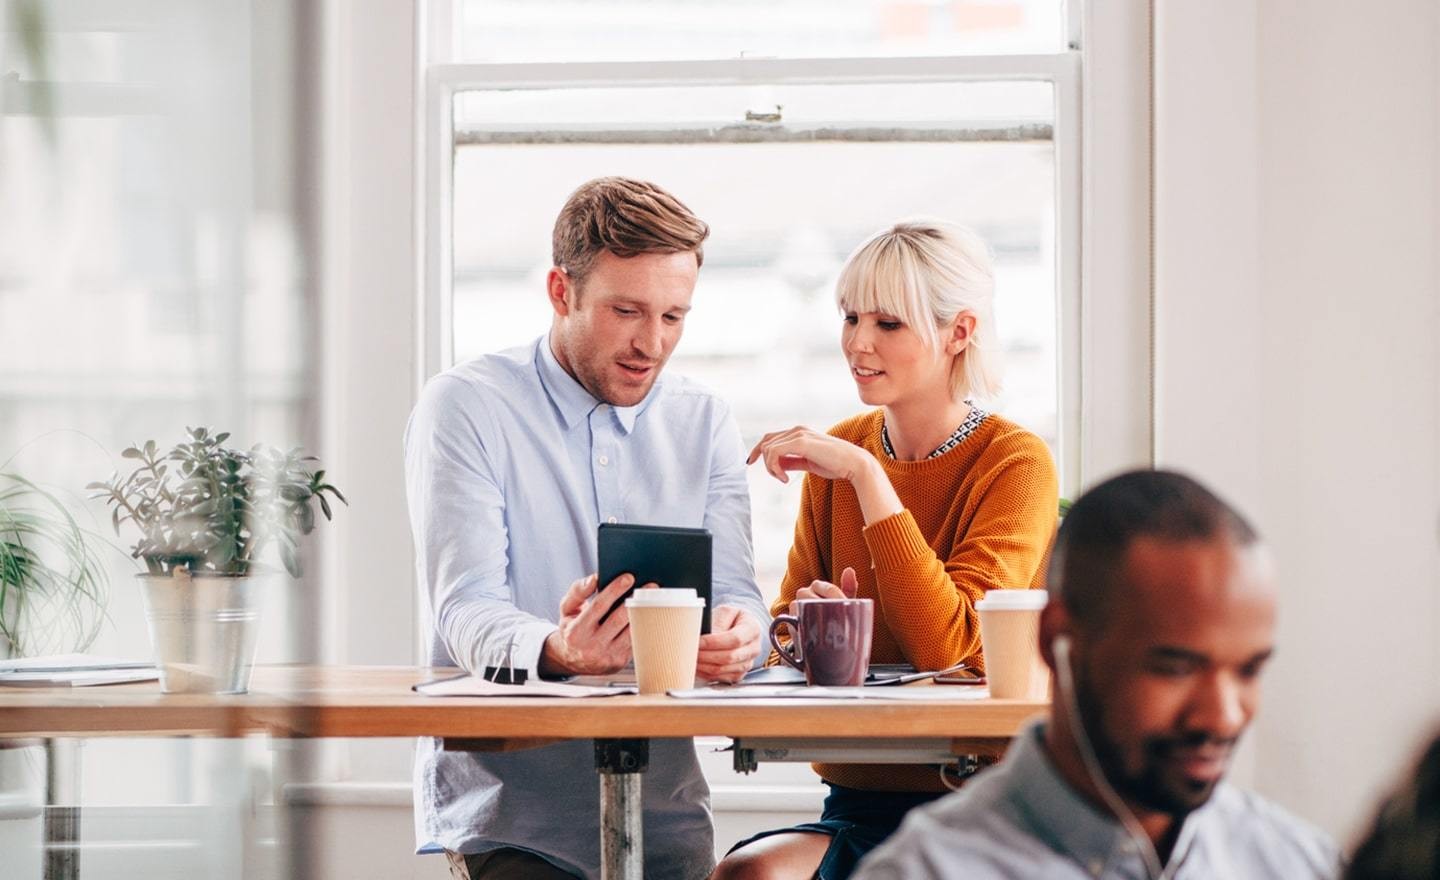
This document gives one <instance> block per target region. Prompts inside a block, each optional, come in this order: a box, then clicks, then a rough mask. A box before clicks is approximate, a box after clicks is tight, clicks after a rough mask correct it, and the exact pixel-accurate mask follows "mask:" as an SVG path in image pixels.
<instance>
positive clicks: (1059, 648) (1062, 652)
mask: <svg viewBox="0 0 1440 880" xmlns="http://www.w3.org/2000/svg"><path fill="white" fill-rule="evenodd" d="M1050 650H1051V652H1052V653H1054V654H1055V659H1056V660H1057V661H1059V662H1061V663H1064V664H1065V665H1067V666H1068V665H1070V637H1069V636H1067V635H1065V634H1064V633H1061V634H1059V635H1057V636H1056V637H1055V638H1053V639H1051V640H1050Z"/></svg>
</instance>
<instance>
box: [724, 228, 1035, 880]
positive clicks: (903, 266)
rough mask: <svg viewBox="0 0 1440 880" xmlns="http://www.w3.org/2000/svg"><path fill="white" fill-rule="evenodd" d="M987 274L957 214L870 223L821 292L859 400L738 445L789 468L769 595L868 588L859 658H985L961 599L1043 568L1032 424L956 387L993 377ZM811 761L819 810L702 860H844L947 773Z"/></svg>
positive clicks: (811, 870)
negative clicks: (788, 528)
mask: <svg viewBox="0 0 1440 880" xmlns="http://www.w3.org/2000/svg"><path fill="white" fill-rule="evenodd" d="M993 290H994V275H993V272H992V270H991V264H990V258H989V254H988V250H987V248H986V247H985V245H984V243H983V242H982V241H981V240H980V239H979V238H978V237H976V236H975V235H974V234H973V233H971V232H970V231H968V230H966V229H964V228H962V227H959V226H955V225H953V224H949V223H942V222H935V221H928V220H917V221H909V222H903V223H899V224H896V225H895V226H894V227H892V228H889V229H886V230H884V231H882V232H879V233H877V234H876V235H874V236H872V237H871V238H870V239H868V240H867V241H865V242H864V243H863V244H861V245H860V247H859V248H858V249H857V250H856V251H855V252H854V253H853V254H852V255H851V256H850V258H849V259H848V260H847V261H846V264H845V267H844V269H843V270H842V271H841V273H840V280H839V283H838V285H837V289H836V298H837V300H838V303H839V306H840V312H841V314H842V315H843V319H844V324H843V325H842V327H841V331H840V345H841V348H842V350H843V351H844V354H845V359H846V361H847V362H848V364H849V367H850V375H851V377H852V378H853V379H854V381H855V385H856V389H857V390H858V391H859V394H860V399H861V400H862V401H863V402H864V403H866V404H867V405H869V406H870V407H873V408H872V409H869V410H867V411H866V412H863V413H861V414H859V415H857V416H854V417H852V418H850V419H847V420H845V421H843V422H841V423H840V424H838V425H836V426H835V427H833V428H831V429H830V431H829V432H828V433H820V432H819V431H815V430H813V429H811V428H807V427H795V428H791V429H790V430H788V431H779V432H774V433H770V434H766V435H765V436H764V437H763V438H761V440H760V442H759V443H758V444H757V445H756V446H755V448H754V449H752V450H751V452H750V461H751V462H752V463H753V462H755V461H763V462H764V466H765V469H766V470H767V471H769V472H770V474H771V475H773V476H774V477H775V478H776V479H778V480H780V481H781V482H788V481H789V473H788V472H790V471H803V472H805V483H804V489H803V494H802V496H801V502H800V515H799V518H798V520H797V522H796V525H795V540H794V544H793V545H792V546H791V548H790V556H789V564H788V568H787V570H786V573H785V579H784V581H783V582H782V583H781V587H780V597H779V599H778V600H777V601H776V602H775V605H774V606H773V609H772V611H773V613H776V614H779V613H781V612H783V611H785V610H786V609H787V608H788V607H789V605H790V603H791V602H792V601H793V600H795V599H809V598H821V599H824V598H840V597H842V596H847V595H858V596H859V597H861V598H870V599H873V600H874V601H875V632H874V640H873V647H872V653H871V659H872V662H875V663H905V662H908V663H911V664H913V665H914V666H915V667H916V668H918V669H922V670H932V669H944V668H946V667H949V666H952V665H954V664H956V663H961V662H964V663H967V664H969V665H970V666H973V667H977V668H981V669H983V667H984V658H983V657H982V656H981V652H980V628H979V623H978V620H977V618H976V614H975V603H976V602H977V601H978V600H979V599H980V598H981V597H983V596H984V595H985V593H986V591H988V590H993V589H999V588H1010V587H1018V588H1033V587H1040V586H1043V583H1042V580H1043V573H1044V569H1045V566H1044V562H1045V557H1046V553H1047V549H1048V547H1049V543H1050V539H1051V536H1052V534H1053V533H1054V530H1055V522H1056V501H1057V490H1058V487H1057V484H1056V475H1055V466H1054V462H1053V461H1052V460H1051V457H1050V453H1049V450H1048V449H1047V448H1046V446H1045V444H1044V442H1042V441H1041V440H1040V438H1039V437H1037V436H1035V435H1034V434H1032V433H1030V432H1029V431H1027V430H1025V429H1024V428H1021V427H1020V426H1019V425H1017V424H1015V423H1014V422H1011V421H1008V420H1007V419H1004V418H1002V417H1001V416H998V415H995V414H994V413H990V412H987V411H986V410H984V409H981V408H980V407H979V406H977V405H975V403H973V402H972V401H973V400H975V399H982V398H989V397H993V396H994V395H995V393H996V391H997V390H998V380H997V375H996V372H997V370H996V364H995V357H996V354H997V348H998V345H997V342H996V337H995V326H994V319H993V316H992V315H993V310H992V305H991V300H992V296H993ZM837 584H838V585H839V586H837ZM771 659H772V662H773V661H774V659H775V658H773V657H772V658H771ZM815 769H816V772H818V773H819V774H820V776H821V777H822V779H823V780H824V781H825V783H826V784H827V785H828V786H829V789H830V793H829V795H828V796H827V798H826V800H825V806H824V809H823V812H822V815H821V817H820V820H819V821H818V822H811V823H805V824H803V825H798V826H795V827H792V828H783V829H778V830H775V831H770V832H766V833H764V834H761V835H757V836H756V837H752V838H750V839H749V840H747V841H744V842H742V843H740V844H738V845H737V846H736V848H734V849H732V850H731V852H730V854H729V855H728V856H726V858H725V859H724V860H723V861H722V862H721V863H720V866H719V867H718V868H717V869H716V871H715V875H714V876H715V877H716V878H723V880H732V878H750V877H765V878H790V877H794V878H809V877H815V876H818V877H820V878H822V880H835V878H841V877H846V876H848V875H849V874H850V872H851V871H852V870H853V869H854V867H855V865H856V863H857V862H858V861H859V859H860V858H861V857H862V856H863V855H864V854H865V853H867V852H869V850H870V849H872V848H873V847H875V846H877V845H878V844H879V843H880V842H881V841H883V840H884V839H885V838H886V837H887V836H889V834H890V833H892V832H893V831H894V830H895V828H896V827H897V826H898V825H899V823H900V820H901V818H902V816H903V815H904V813H905V811H906V810H908V809H910V808H911V807H913V806H916V805H918V804H921V803H924V802H926V801H929V800H932V799H934V798H936V797H939V796H940V795H942V794H944V793H945V792H946V791H947V790H948V789H949V788H950V787H953V786H954V785H955V784H956V782H958V780H957V779H955V778H954V777H953V776H952V777H951V778H948V779H947V778H946V774H947V770H946V769H945V768H942V767H934V766H909V765H905V766H895V765H887V766H862V765H837V764H818V765H816V766H815Z"/></svg>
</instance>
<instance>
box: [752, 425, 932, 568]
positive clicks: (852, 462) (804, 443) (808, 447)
mask: <svg viewBox="0 0 1440 880" xmlns="http://www.w3.org/2000/svg"><path fill="white" fill-rule="evenodd" d="M760 458H764V459H765V470H767V471H769V472H770V475H771V476H772V477H774V478H775V479H777V480H779V481H780V482H782V483H788V482H790V475H789V474H787V473H786V471H805V472H806V473H811V474H814V475H815V476H817V477H819V478H821V479H822V480H845V481H846V482H848V483H849V484H850V485H851V487H853V488H854V489H855V497H856V498H857V499H858V500H859V502H860V513H861V515H862V516H864V517H865V524H866V525H869V524H870V523H873V522H879V521H880V520H882V519H885V518H886V517H887V516H894V515H895V514H897V513H899V512H900V511H902V510H904V509H905V506H904V505H903V504H901V503H900V496H898V495H896V494H895V488H894V487H893V486H891V485H890V478H889V477H887V476H886V475H885V471H884V470H883V469H882V468H881V467H880V463H879V462H878V461H876V460H875V457H874V456H873V455H871V454H870V453H869V452H867V451H866V450H865V449H863V448H861V447H859V446H856V445H855V444H854V443H849V442H846V441H844V440H841V439H840V438H839V437H832V436H830V435H829V434H821V433H820V432H818V431H812V430H810V429H809V428H806V427H804V426H803V425H797V426H795V427H793V428H791V429H790V430H788V431H772V432H771V433H769V434H766V435H765V436H764V437H761V438H760V442H759V443H756V444H755V448H754V449H752V450H750V457H749V458H747V459H746V460H745V463H746V464H754V463H755V462H756V460H757V459H760ZM816 583H822V582H821V581H817V582H816ZM831 586H833V584H832V585H831Z"/></svg>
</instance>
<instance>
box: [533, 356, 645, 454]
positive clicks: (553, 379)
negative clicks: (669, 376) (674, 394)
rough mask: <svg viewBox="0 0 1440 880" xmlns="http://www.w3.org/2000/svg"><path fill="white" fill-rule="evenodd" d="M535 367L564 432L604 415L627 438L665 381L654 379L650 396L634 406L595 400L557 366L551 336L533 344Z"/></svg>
mask: <svg viewBox="0 0 1440 880" xmlns="http://www.w3.org/2000/svg"><path fill="white" fill-rule="evenodd" d="M535 348H536V354H535V365H536V369H537V370H538V371H539V373H540V384H541V386H542V387H544V389H545V393H546V394H547V395H549V397H550V402H551V403H553V404H554V405H555V410H556V411H557V412H558V413H560V418H561V420H562V421H564V423H565V429H566V430H569V429H571V428H573V427H575V424H576V423H577V422H579V421H580V420H581V419H585V418H587V417H588V416H590V415H591V414H592V413H594V414H595V415H600V414H601V413H604V412H606V411H609V412H613V413H614V414H615V421H616V423H617V424H619V426H620V430H621V431H622V432H623V433H625V434H629V433H630V432H631V431H633V430H635V420H636V419H637V418H639V417H640V414H641V413H642V412H644V411H645V410H646V409H647V408H648V407H649V406H650V402H651V401H653V400H654V399H655V395H656V393H657V392H658V391H659V390H660V383H661V382H663V381H664V377H663V376H657V377H656V378H655V384H654V385H652V386H651V387H650V393H649V394H646V395H645V399H644V400H641V401H640V402H639V403H637V404H635V405H634V406H611V405H610V404H608V403H604V402H602V401H600V400H597V399H596V398H595V396H594V395H592V394H591V393H590V392H589V391H586V390H585V386H583V385H581V384H580V383H579V382H577V381H575V377H574V376H571V375H570V374H569V373H567V372H566V371H565V368H564V367H562V366H560V361H559V360H557V359H556V357H555V352H554V350H553V349H552V348H551V347H550V334H548V333H547V334H545V335H544V336H541V337H540V338H539V339H538V340H537V341H536V343H535Z"/></svg>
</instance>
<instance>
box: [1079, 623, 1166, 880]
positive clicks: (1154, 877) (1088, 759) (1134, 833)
mask: <svg viewBox="0 0 1440 880" xmlns="http://www.w3.org/2000/svg"><path fill="white" fill-rule="evenodd" d="M1052 647H1053V648H1054V651H1055V660H1056V664H1055V665H1056V672H1057V673H1058V677H1059V682H1058V684H1059V685H1060V690H1061V692H1062V693H1061V699H1062V700H1063V701H1064V703H1065V713H1066V715H1067V716H1068V717H1069V719H1070V728H1071V730H1073V731H1074V736H1075V742H1076V744H1077V745H1078V746H1079V749H1080V760H1081V762H1082V763H1083V764H1084V765H1085V773H1086V775H1088V776H1089V777H1090V781H1091V782H1092V783H1093V784H1094V785H1095V788H1096V790H1097V791H1099V792H1100V797H1101V798H1102V799H1103V800H1104V801H1105V804H1106V806H1108V807H1109V808H1110V810H1111V812H1113V813H1114V814H1115V816H1116V818H1118V819H1119V820H1120V824H1121V825H1122V826H1123V827H1124V828H1125V831H1126V833H1127V834H1129V835H1130V838H1131V840H1133V841H1134V842H1135V845H1136V847H1138V848H1139V850H1140V857H1141V859H1143V860H1144V862H1145V872H1146V874H1147V875H1149V877H1150V878H1151V880H1171V877H1172V876H1173V872H1172V871H1171V870H1170V868H1167V867H1163V866H1162V865H1161V864H1160V854H1159V853H1157V852H1156V851H1155V845H1154V844H1153V843H1151V842H1150V836H1149V835H1148V834H1146V833H1145V829H1144V828H1142V827H1140V822H1139V820H1138V819H1136V818H1135V814H1134V813H1132V812H1130V808H1129V807H1127V806H1125V802H1124V801H1122V800H1121V799H1120V795H1118V794H1116V793H1115V789H1113V788H1111V787H1110V782H1109V780H1107V779H1106V778H1105V771H1104V770H1103V769H1102V768H1101V767H1100V759H1099V758H1098V757H1096V755H1095V749H1094V747H1093V746H1092V745H1091V743H1090V735H1089V733H1088V732H1087V731H1086V730H1085V724H1084V722H1083V721H1082V720H1081V718H1080V702H1079V698H1078V697H1077V696H1076V694H1075V679H1074V676H1073V674H1072V673H1071V671H1070V639H1069V638H1068V637H1066V636H1058V637H1056V639H1055V642H1054V644H1053V645H1052ZM1171 867H1173V866H1171Z"/></svg>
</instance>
